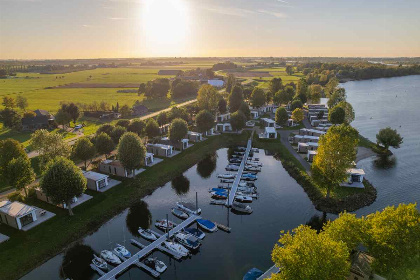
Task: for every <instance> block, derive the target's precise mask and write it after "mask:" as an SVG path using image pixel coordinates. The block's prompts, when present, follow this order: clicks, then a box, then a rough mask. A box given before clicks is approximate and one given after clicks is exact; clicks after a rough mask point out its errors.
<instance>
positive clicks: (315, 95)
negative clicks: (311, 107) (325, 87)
mask: <svg viewBox="0 0 420 280" xmlns="http://www.w3.org/2000/svg"><path fill="white" fill-rule="evenodd" d="M309 93H310V99H311V102H312V103H313V104H317V103H319V102H320V100H321V96H322V87H321V85H311V86H310V87H309Z"/></svg>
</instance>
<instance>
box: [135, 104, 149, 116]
mask: <svg viewBox="0 0 420 280" xmlns="http://www.w3.org/2000/svg"><path fill="white" fill-rule="evenodd" d="M132 111H133V112H132V113H131V114H132V115H133V116H142V115H145V114H147V113H148V112H149V109H148V108H147V107H146V106H144V105H142V104H138V105H134V106H133V108H132Z"/></svg>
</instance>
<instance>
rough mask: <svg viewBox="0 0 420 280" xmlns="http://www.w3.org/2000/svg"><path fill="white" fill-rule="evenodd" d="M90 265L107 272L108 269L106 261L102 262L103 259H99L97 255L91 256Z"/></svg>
mask: <svg viewBox="0 0 420 280" xmlns="http://www.w3.org/2000/svg"><path fill="white" fill-rule="evenodd" d="M92 263H93V265H94V266H96V267H97V268H100V269H102V270H107V269H108V264H107V263H106V261H104V260H103V259H101V258H100V257H98V256H97V255H93V259H92Z"/></svg>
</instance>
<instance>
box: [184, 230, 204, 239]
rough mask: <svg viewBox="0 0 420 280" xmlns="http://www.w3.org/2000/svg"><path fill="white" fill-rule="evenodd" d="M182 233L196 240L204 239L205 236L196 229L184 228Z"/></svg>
mask: <svg viewBox="0 0 420 280" xmlns="http://www.w3.org/2000/svg"><path fill="white" fill-rule="evenodd" d="M184 231H185V232H187V233H189V234H192V235H194V236H195V237H197V238H198V239H203V238H204V237H206V234H205V233H204V232H202V231H201V230H199V229H198V228H184Z"/></svg>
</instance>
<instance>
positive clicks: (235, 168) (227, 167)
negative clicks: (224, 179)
mask: <svg viewBox="0 0 420 280" xmlns="http://www.w3.org/2000/svg"><path fill="white" fill-rule="evenodd" d="M225 169H226V171H238V170H239V166H237V165H234V164H229V165H228V166H226V168H225Z"/></svg>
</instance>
